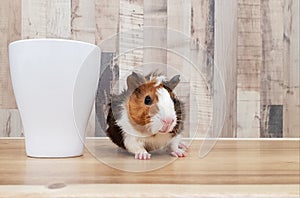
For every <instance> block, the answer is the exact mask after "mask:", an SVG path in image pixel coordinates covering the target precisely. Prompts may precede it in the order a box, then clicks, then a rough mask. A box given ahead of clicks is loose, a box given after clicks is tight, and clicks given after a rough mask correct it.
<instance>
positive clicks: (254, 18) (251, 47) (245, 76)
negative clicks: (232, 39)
mask: <svg viewBox="0 0 300 198" xmlns="http://www.w3.org/2000/svg"><path fill="white" fill-rule="evenodd" d="M260 7H261V6H260V4H259V3H258V2H254V1H251V2H250V1H247V2H245V1H239V4H238V16H237V17H238V19H237V20H238V47H237V49H238V52H237V78H236V79H237V134H236V136H237V137H248V138H250V137H252V138H253V137H254V138H257V137H259V136H260V86H261V85H260V76H261V75H260V73H261V65H262V37H261V33H260V32H261V28H260V26H261V25H260Z"/></svg>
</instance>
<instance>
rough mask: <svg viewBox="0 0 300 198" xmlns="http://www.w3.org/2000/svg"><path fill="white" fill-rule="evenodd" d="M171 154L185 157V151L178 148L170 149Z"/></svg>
mask: <svg viewBox="0 0 300 198" xmlns="http://www.w3.org/2000/svg"><path fill="white" fill-rule="evenodd" d="M171 155H172V156H173V157H185V156H186V154H185V151H184V150H182V149H180V148H178V149H176V150H175V151H172V152H171Z"/></svg>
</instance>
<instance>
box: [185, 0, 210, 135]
mask: <svg viewBox="0 0 300 198" xmlns="http://www.w3.org/2000/svg"><path fill="white" fill-rule="evenodd" d="M191 40H192V42H191V44H190V53H191V55H192V56H191V57H193V60H192V61H193V62H194V64H195V65H194V66H193V69H192V70H191V74H190V75H191V81H190V84H191V85H190V86H191V88H190V92H191V93H190V95H191V97H190V103H189V105H190V125H191V126H190V127H193V126H197V125H198V129H197V136H198V137H205V136H207V133H208V129H209V127H210V126H211V125H212V123H211V122H212V111H213V109H212V95H211V94H212V92H211V90H212V88H213V69H214V66H213V58H214V5H213V1H212V0H201V2H200V3H199V1H198V0H192V1H191ZM194 67H196V68H194ZM199 73H201V74H199ZM191 130H193V129H191Z"/></svg>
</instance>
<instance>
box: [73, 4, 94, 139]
mask: <svg viewBox="0 0 300 198" xmlns="http://www.w3.org/2000/svg"><path fill="white" fill-rule="evenodd" d="M71 4H72V5H71V9H72V10H71V12H72V15H71V24H70V25H71V37H72V39H74V40H79V41H84V42H88V43H91V44H95V43H96V34H95V33H96V21H95V18H96V17H95V2H94V1H83V0H72V1H71ZM95 132H96V113H95V106H94V107H93V109H92V112H91V116H90V119H89V121H88V125H87V128H86V135H87V136H88V137H94V136H95Z"/></svg>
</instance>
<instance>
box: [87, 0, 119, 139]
mask: <svg viewBox="0 0 300 198" xmlns="http://www.w3.org/2000/svg"><path fill="white" fill-rule="evenodd" d="M85 3H86V2H85V1H82V4H85ZM119 6H120V1H119V0H104V1H103V0H95V11H94V14H95V19H94V22H95V28H96V33H95V39H96V40H95V43H96V44H97V45H98V46H99V47H100V48H101V50H102V55H101V68H100V70H101V72H100V73H101V76H100V80H99V83H101V84H99V86H98V91H97V96H96V100H95V116H96V117H95V134H94V135H95V136H105V129H106V116H107V104H108V103H109V101H110V98H109V96H110V94H111V91H112V90H111V89H112V87H113V84H112V83H113V82H114V81H116V80H118V79H119V71H118V70H119V69H118V68H117V67H116V68H115V67H114V66H116V65H115V64H114V63H113V62H112V59H113V57H114V56H115V55H116V52H117V51H118V46H119V45H118V42H119V41H118V37H116V34H117V33H118V30H119V13H120V11H119V9H120V7H119ZM90 9H92V8H90ZM90 9H88V10H86V12H89V10H90ZM90 27H91V26H90ZM111 37H114V39H111V40H109V39H110V38H111ZM107 40H109V41H107ZM102 42H105V44H103V43H102Z"/></svg>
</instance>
